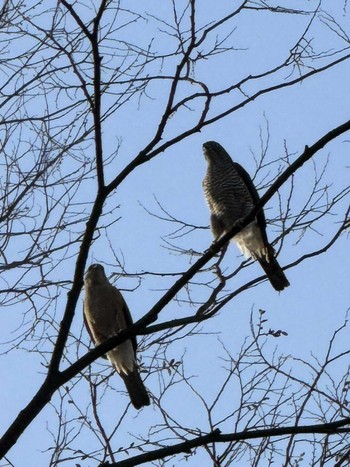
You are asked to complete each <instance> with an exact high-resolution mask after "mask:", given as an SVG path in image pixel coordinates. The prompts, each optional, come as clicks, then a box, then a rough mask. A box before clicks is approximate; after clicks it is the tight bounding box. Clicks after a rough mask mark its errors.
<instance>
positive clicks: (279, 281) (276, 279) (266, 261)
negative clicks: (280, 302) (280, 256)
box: [256, 247, 289, 292]
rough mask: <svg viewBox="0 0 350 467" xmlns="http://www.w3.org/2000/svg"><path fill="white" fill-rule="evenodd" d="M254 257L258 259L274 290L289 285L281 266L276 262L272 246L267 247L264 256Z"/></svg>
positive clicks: (279, 289)
mask: <svg viewBox="0 0 350 467" xmlns="http://www.w3.org/2000/svg"><path fill="white" fill-rule="evenodd" d="M256 259H257V260H258V261H259V263H260V266H261V267H262V268H263V270H264V271H265V274H266V275H267V278H268V279H269V281H270V282H271V285H272V287H273V288H274V289H275V290H277V291H279V292H280V291H281V290H283V289H284V288H285V287H288V286H289V281H288V279H287V278H286V276H285V274H284V272H283V270H282V268H281V266H280V265H279V264H278V261H277V259H276V258H275V255H274V251H273V248H272V247H270V248H269V249H268V252H267V255H266V256H261V257H257V258H256Z"/></svg>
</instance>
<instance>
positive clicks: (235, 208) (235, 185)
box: [203, 141, 289, 291]
mask: <svg viewBox="0 0 350 467" xmlns="http://www.w3.org/2000/svg"><path fill="white" fill-rule="evenodd" d="M203 150H204V155H205V158H206V160H207V162H208V169H207V173H206V175H205V177H204V180H203V188H204V193H205V196H206V199H207V201H208V204H209V208H210V212H211V217H210V224H211V230H212V232H213V235H214V237H215V239H216V240H217V239H219V238H220V237H221V236H222V235H223V234H225V233H226V232H228V231H229V230H230V229H231V228H232V227H233V224H234V223H235V222H236V221H238V220H239V219H241V218H242V217H244V216H246V215H247V214H248V213H249V212H250V211H251V209H252V208H253V206H254V205H255V204H256V203H257V201H258V200H259V195H258V192H257V190H256V188H255V186H254V184H253V182H252V180H251V178H250V176H249V174H248V173H247V172H246V171H245V170H244V169H243V167H242V166H240V165H239V164H237V163H236V162H233V160H232V159H231V157H230V156H229V155H228V153H227V152H226V151H225V149H224V148H223V147H222V146H221V145H220V144H219V143H216V142H215V141H208V142H207V143H204V145H203ZM232 240H234V241H235V242H236V243H237V245H238V247H239V248H240V250H241V251H242V253H243V254H244V255H245V256H246V257H248V258H249V257H252V258H254V259H256V260H257V261H259V263H260V265H261V266H262V268H263V269H264V271H265V273H266V275H267V277H268V279H269V281H270V282H271V284H272V286H273V287H274V288H275V289H276V290H278V291H280V290H283V289H284V288H285V287H288V285H289V282H288V280H287V278H286V276H285V275H284V272H283V271H282V269H281V267H280V265H279V264H278V262H277V260H276V258H275V254H274V250H273V248H272V246H271V245H270V244H269V242H268V239H267V234H266V220H265V215H264V212H263V210H262V209H261V210H260V211H259V213H258V214H257V216H256V218H255V220H254V221H253V222H251V223H250V224H248V225H247V226H246V227H244V228H243V229H242V230H241V231H240V232H239V233H238V234H237V235H235V236H234V237H233V239H232Z"/></svg>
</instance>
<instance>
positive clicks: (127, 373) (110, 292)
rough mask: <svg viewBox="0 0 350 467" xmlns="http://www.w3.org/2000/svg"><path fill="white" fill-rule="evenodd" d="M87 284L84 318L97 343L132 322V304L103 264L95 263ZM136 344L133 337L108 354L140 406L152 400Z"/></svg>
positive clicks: (138, 407)
mask: <svg viewBox="0 0 350 467" xmlns="http://www.w3.org/2000/svg"><path fill="white" fill-rule="evenodd" d="M84 284H85V298H84V321H85V324H86V327H87V330H88V332H89V334H90V336H91V338H92V340H93V342H94V343H95V345H99V344H102V342H104V341H106V340H107V339H109V338H110V337H113V336H116V335H117V334H118V332H119V331H121V330H122V329H125V328H127V327H129V326H131V325H132V318H131V314H130V311H129V308H128V306H127V304H126V303H125V300H124V298H123V296H122V294H121V293H120V292H119V290H118V289H117V288H116V287H114V286H113V285H112V284H111V283H110V282H109V281H108V279H107V277H106V274H105V271H104V268H103V266H101V265H100V264H92V265H91V266H90V267H89V269H88V270H87V272H86V274H85V279H84ZM136 348H137V342H136V338H132V339H129V340H127V341H125V342H123V343H122V344H120V345H118V347H116V348H114V349H112V350H111V351H109V352H108V353H107V357H108V359H109V361H110V362H111V363H112V365H113V366H114V368H115V369H116V371H117V372H118V373H119V375H120V376H121V377H122V379H123V381H124V383H125V386H126V388H127V390H128V393H129V395H130V399H131V402H132V404H133V405H134V407H135V408H136V409H140V408H141V407H143V406H144V405H149V404H150V400H149V397H148V394H147V390H146V388H145V386H144V384H143V382H142V380H141V377H140V374H139V370H138V366H137V361H136Z"/></svg>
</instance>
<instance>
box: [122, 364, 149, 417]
mask: <svg viewBox="0 0 350 467" xmlns="http://www.w3.org/2000/svg"><path fill="white" fill-rule="evenodd" d="M119 374H120V376H121V377H122V378H123V381H124V383H125V386H126V389H127V391H128V393H129V396H130V400H131V403H132V405H133V406H134V407H135V409H141V407H143V406H145V405H150V400H149V396H148V393H147V389H146V388H145V385H144V384H143V382H142V379H141V377H140V374H139V370H138V368H137V367H136V366H135V367H134V369H133V371H132V372H130V373H128V374H124V373H119Z"/></svg>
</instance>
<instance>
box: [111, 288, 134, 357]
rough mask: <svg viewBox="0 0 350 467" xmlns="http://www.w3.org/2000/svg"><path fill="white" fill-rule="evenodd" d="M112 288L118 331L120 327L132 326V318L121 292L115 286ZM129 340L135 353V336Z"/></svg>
mask: <svg viewBox="0 0 350 467" xmlns="http://www.w3.org/2000/svg"><path fill="white" fill-rule="evenodd" d="M112 288H113V290H114V297H115V298H114V300H115V307H116V313H117V314H118V319H117V326H118V332H119V331H120V330H121V329H125V328H128V327H130V326H132V324H133V320H132V316H131V313H130V310H129V307H128V305H127V304H126V301H125V300H124V298H123V296H122V294H121V293H120V292H119V290H118V289H117V288H116V287H114V286H112ZM119 315H120V316H119ZM130 340H131V342H132V346H133V348H134V351H135V354H136V349H137V340H136V337H135V336H134V337H132V338H131V339H130Z"/></svg>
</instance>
